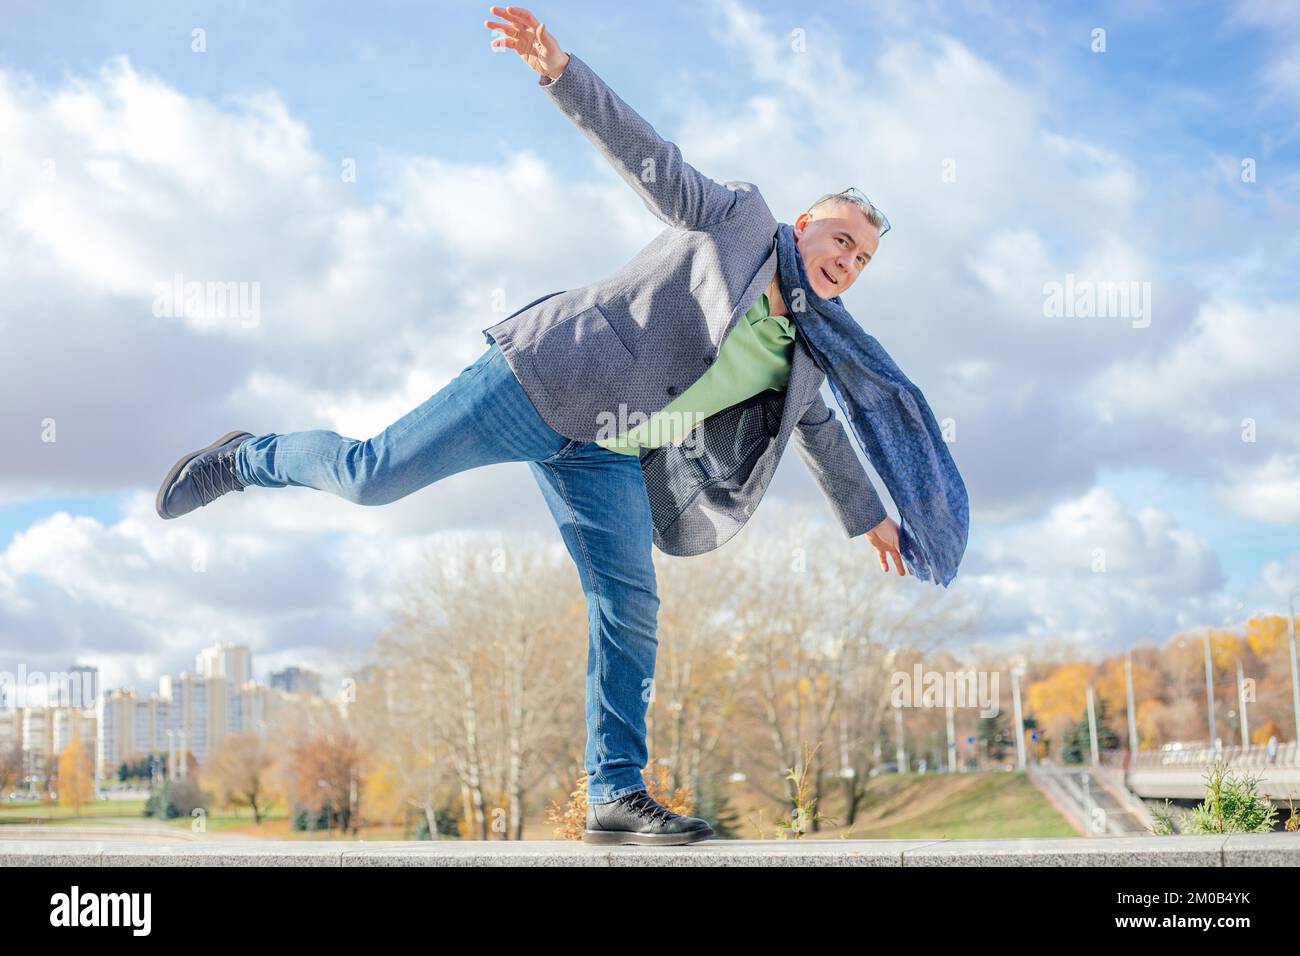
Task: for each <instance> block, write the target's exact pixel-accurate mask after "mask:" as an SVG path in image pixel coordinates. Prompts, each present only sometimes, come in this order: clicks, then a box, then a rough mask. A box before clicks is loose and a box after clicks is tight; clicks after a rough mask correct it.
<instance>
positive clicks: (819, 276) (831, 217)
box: [794, 203, 880, 299]
mask: <svg viewBox="0 0 1300 956" xmlns="http://www.w3.org/2000/svg"><path fill="white" fill-rule="evenodd" d="M814 215H815V216H816V218H814ZM794 241H795V244H796V245H797V246H798V247H799V254H800V255H801V256H802V257H803V265H804V270H805V271H806V272H807V273H808V281H809V282H811V283H812V287H813V291H814V292H816V293H817V294H818V295H819V296H821V297H822V298H823V299H833V298H834V297H835V296H837V295H843V294H844V293H845V292H847V291H848V289H849V286H851V285H853V283H854V282H855V281H857V278H858V274H859V273H861V272H862V270H863V269H864V268H866V265H867V263H869V262H870V261H871V257H872V256H874V255H875V254H876V247H877V246H878V245H880V234H879V232H877V230H876V227H875V226H873V225H872V224H871V220H870V219H868V218H867V214H866V213H865V212H864V211H863V210H861V209H859V208H858V207H857V206H855V205H853V204H852V203H837V204H835V205H832V206H829V207H823V208H821V209H819V210H817V212H816V213H815V214H814V213H808V212H805V213H803V214H802V215H800V216H799V218H798V219H796V220H795V221H794Z"/></svg>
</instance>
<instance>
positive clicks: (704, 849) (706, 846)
mask: <svg viewBox="0 0 1300 956" xmlns="http://www.w3.org/2000/svg"><path fill="white" fill-rule="evenodd" d="M9 866H1088V867H1117V866H1144V867H1145V866H1159V867H1173V866H1300V834H1293V833H1249V834H1236V835H1230V836H1172V837H1152V836H1148V837H1089V838H1085V837H1078V838H1072V839H1004V840H711V841H708V842H705V843H697V844H695V845H694V846H684V847H638V846H623V847H592V846H587V845H586V844H583V843H579V842H576V841H572V842H570V841H560V840H536V841H524V842H511V841H500V842H497V841H489V842H481V841H461V840H453V841H428V842H424V841H420V842H415V841H410V842H403V841H374V842H370V841H365V840H330V841H295V840H265V841H250V842H247V843H233V842H230V843H216V842H212V843H186V844H181V845H175V846H158V845H153V844H144V843H121V842H112V841H104V840H40V841H38V840H32V841H0V867H9Z"/></svg>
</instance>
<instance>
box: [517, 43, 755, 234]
mask: <svg viewBox="0 0 1300 956" xmlns="http://www.w3.org/2000/svg"><path fill="white" fill-rule="evenodd" d="M537 85H538V86H540V87H542V89H544V90H545V91H546V94H547V96H549V97H550V98H551V99H552V100H553V101H554V102H555V105H556V106H558V107H559V108H560V109H561V110H563V111H564V114H565V115H566V116H568V117H569V119H570V120H571V121H572V122H573V124H574V125H575V126H577V127H578V129H579V130H581V131H582V134H583V135H584V136H586V137H587V139H589V140H591V141H592V142H593V143H595V145H596V148H597V149H599V150H600V152H601V154H602V155H603V156H604V157H605V159H607V160H608V161H609V163H610V165H611V166H613V167H614V170H615V171H616V172H617V173H618V174H619V175H620V176H621V177H623V179H624V180H625V181H626V182H627V184H628V185H629V186H631V187H632V188H633V189H634V190H636V192H637V194H638V195H640V197H641V199H642V201H643V202H644V203H645V204H646V208H647V209H649V210H650V211H651V212H652V213H654V214H655V215H656V216H658V217H659V218H660V219H661V220H663V221H664V222H666V223H667V224H668V225H670V226H675V227H678V228H681V229H705V228H708V227H709V226H710V225H712V224H714V223H717V222H720V221H721V220H723V219H726V218H727V216H728V215H729V214H730V213H731V211H732V209H733V207H734V206H735V204H736V201H737V192H736V189H737V188H746V187H748V188H753V186H752V184H751V183H736V184H734V185H733V184H728V185H723V184H722V183H718V182H715V181H714V180H712V179H710V178H709V177H708V176H705V175H704V174H703V173H701V172H699V171H698V170H697V169H696V168H695V167H694V166H692V165H691V164H690V163H688V162H686V161H685V160H684V159H682V154H681V150H679V149H678V148H677V145H676V144H675V143H672V142H669V141H668V140H665V139H663V138H661V137H660V136H659V134H658V133H656V132H655V130H654V127H653V126H651V125H650V124H649V123H647V122H646V121H645V120H644V119H642V118H641V116H640V115H638V113H637V112H636V110H634V109H632V107H630V106H628V105H627V104H626V103H624V102H623V100H622V99H620V98H619V96H618V94H617V93H615V92H614V91H613V90H611V89H610V88H609V87H608V86H606V85H605V81H604V80H602V79H601V78H600V77H599V76H597V75H596V74H595V72H594V71H593V70H592V69H591V67H589V66H587V64H586V63H584V62H583V61H582V60H581V59H580V58H579V57H578V56H576V55H575V54H573V53H570V54H569V62H568V63H567V64H566V65H565V67H564V72H563V73H561V74H560V75H559V77H557V78H556V79H554V80H552V79H551V78H550V77H548V76H545V75H543V76H540V77H539V78H538V80H537Z"/></svg>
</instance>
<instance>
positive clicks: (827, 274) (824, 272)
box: [817, 266, 839, 285]
mask: <svg viewBox="0 0 1300 956" xmlns="http://www.w3.org/2000/svg"><path fill="white" fill-rule="evenodd" d="M817 268H819V269H821V270H822V275H824V276H825V277H826V278H827V279H828V280H829V281H830V283H831V285H839V283H838V282H836V281H835V280H834V279H833V278H831V274H830V273H829V272H827V271H826V267H825V266H818V267H817Z"/></svg>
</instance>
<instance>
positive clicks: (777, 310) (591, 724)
mask: <svg viewBox="0 0 1300 956" xmlns="http://www.w3.org/2000/svg"><path fill="white" fill-rule="evenodd" d="M490 10H491V11H492V13H494V14H496V15H497V16H500V17H502V18H503V20H504V22H500V21H491V20H489V21H485V25H486V26H487V27H488V28H489V29H493V30H499V31H501V32H502V33H503V34H504V36H502V37H498V38H497V39H494V40H493V41H492V44H493V45H494V46H504V47H509V48H511V49H514V50H515V52H516V53H518V54H519V56H520V57H521V58H522V59H523V60H524V62H525V63H526V64H527V65H528V66H529V67H531V68H532V69H533V70H535V71H537V72H538V73H539V74H541V76H539V78H538V85H539V86H541V87H542V88H543V89H544V90H545V91H546V93H547V94H548V95H549V96H550V97H551V98H552V99H553V100H554V101H555V102H556V104H557V105H558V106H559V107H560V108H561V109H562V110H563V111H564V112H565V113H566V115H568V116H569V117H570V119H571V120H572V121H573V122H574V123H575V124H576V125H577V126H578V128H579V129H580V130H581V131H582V132H583V133H584V134H585V135H586V136H587V137H588V138H589V139H590V140H591V141H592V142H593V143H594V144H595V145H596V146H597V148H598V149H600V151H601V153H602V154H603V155H604V156H605V158H606V159H607V160H608V161H609V162H610V163H611V164H612V165H613V167H614V169H615V170H616V171H617V172H618V173H619V174H620V175H621V176H622V177H623V178H624V179H625V180H626V181H627V182H628V184H629V185H630V186H632V188H633V189H635V190H636V191H637V193H638V194H639V195H640V196H641V198H642V200H643V201H644V202H645V204H646V207H647V208H648V209H649V210H650V211H651V212H652V213H654V214H655V215H656V216H658V217H659V218H660V219H662V220H663V221H664V222H665V223H666V224H667V225H668V227H669V228H667V229H665V230H664V231H663V232H662V233H660V235H659V236H658V237H657V238H656V239H655V240H654V241H652V242H651V243H650V244H649V245H648V246H646V247H645V248H644V249H642V250H641V252H639V253H638V254H637V256H636V257H635V258H634V259H633V260H632V261H631V262H630V263H628V265H626V266H625V267H624V268H623V269H622V270H620V271H619V272H617V273H616V274H615V275H613V276H610V277H608V278H606V279H604V280H601V281H600V282H597V283H595V284H593V285H589V286H586V287H584V288H581V289H575V290H568V291H564V292H554V293H550V294H548V295H546V296H543V297H542V298H541V299H538V300H536V301H534V302H532V303H529V304H528V305H527V306H525V307H524V308H523V309H521V310H519V311H518V312H516V313H514V314H513V315H511V316H508V317H507V318H505V319H503V320H502V321H500V322H497V323H495V324H494V325H492V326H489V327H488V328H486V329H484V330H483V333H484V336H485V340H486V341H487V342H488V343H489V348H488V350H487V351H486V352H485V353H484V354H483V355H482V356H481V357H480V358H479V359H478V360H477V361H475V362H474V363H473V364H472V365H470V366H468V367H467V368H465V369H464V370H463V371H462V372H461V374H460V375H459V376H458V377H457V378H456V379H454V380H453V381H452V382H451V383H449V384H448V385H447V386H446V387H444V388H443V389H442V390H441V391H439V392H438V393H437V394H435V395H434V396H433V397H432V398H430V399H429V400H428V401H426V402H425V403H424V404H422V405H420V406H419V407H418V408H416V409H414V410H412V411H411V412H409V413H407V414H406V415H405V416H403V417H402V418H401V419H399V420H398V421H397V422H395V423H393V424H392V425H390V426H389V427H388V428H387V429H385V430H384V431H383V432H382V433H380V434H379V435H377V436H375V437H373V438H371V439H369V440H367V441H358V440H356V439H351V438H344V437H341V436H339V435H338V434H337V433H336V432H332V431H323V430H316V431H304V432H291V433H288V434H276V433H274V432H271V433H267V434H263V435H258V436H254V435H253V434H252V433H250V432H244V431H237V432H230V433H229V434H227V435H224V436H222V437H221V438H219V439H217V440H216V441H215V442H213V443H212V444H211V445H209V446H207V447H206V448H204V449H200V450H199V451H196V452H190V453H189V454H187V455H184V456H182V457H181V459H180V460H178V461H177V462H176V463H175V465H173V466H172V468H171V470H170V471H169V472H168V474H167V476H166V477H165V478H164V480H163V483H162V486H161V487H160V489H159V492H158V502H157V508H158V513H159V514H160V515H161V516H162V517H163V518H175V517H178V516H180V515H182V514H185V513H187V512H189V511H192V510H194V509H195V508H198V507H202V506H205V505H207V504H209V503H210V502H211V501H213V500H215V499H216V498H217V497H219V496H221V495H223V494H225V493H227V492H230V491H243V490H244V489H245V488H247V487H248V486H250V485H257V486H259V487H272V488H273V487H284V486H286V485H297V486H301V487H309V488H317V489H320V490H324V491H329V492H332V493H334V494H336V495H339V496H341V497H344V498H346V499H348V500H350V501H354V502H356V503H358V504H366V505H379V504H385V503H388V502H391V501H395V500H397V499H398V498H401V497H403V496H405V495H407V494H410V493H411V492H413V491H415V490H417V489H419V488H423V487H425V486H426V485H429V484H432V483H433V482H436V481H438V480H439V479H440V478H444V477H446V476H447V475H451V474H456V473H458V472H461V471H465V470H467V469H470V468H477V467H481V466H483V465H488V464H493V463H496V462H505V461H526V462H527V463H528V466H529V468H530V469H531V471H532V472H533V475H534V477H535V478H536V480H537V482H538V485H539V486H540V488H541V490H542V495H543V497H544V499H545V500H546V503H547V505H548V507H549V508H550V510H551V513H552V515H553V517H554V518H555V521H556V523H557V524H558V526H559V529H560V532H561V534H562V535H563V537H564V541H565V544H566V546H567V548H568V550H569V553H570V555H572V557H573V559H574V562H575V563H576V565H577V568H578V575H579V578H580V580H581V582H582V586H583V591H584V593H585V594H586V596H587V604H588V666H587V683H586V720H587V744H586V751H585V754H584V764H585V767H586V769H587V772H588V775H589V778H588V788H587V798H588V812H587V826H586V833H585V835H584V839H585V840H586V841H587V842H590V843H639V844H651V845H653V844H680V843H692V842H696V841H698V840H702V839H707V838H708V837H710V836H712V835H713V831H712V829H711V828H710V827H709V825H708V824H707V823H706V822H705V821H704V820H700V819H698V818H695V817H686V816H681V815H678V814H675V813H671V812H670V811H668V810H667V809H666V808H664V807H662V806H660V805H659V804H658V803H657V802H656V801H654V800H653V799H652V798H651V797H650V796H649V794H648V793H647V792H646V786H645V782H644V780H643V778H642V776H641V770H642V769H643V768H644V767H645V764H646V759H647V753H646V742H645V713H646V705H647V701H648V695H646V693H645V691H646V688H647V687H649V686H650V684H651V681H652V679H653V677H654V672H655V659H656V652H657V650H658V641H657V637H656V625H657V618H658V609H659V598H658V594H657V590H656V580H655V571H654V564H653V560H652V544H653V545H655V546H658V547H659V548H660V550H661V551H663V552H665V553H667V554H677V555H693V554H701V553H704V552H706V551H710V550H712V549H714V548H717V547H719V546H720V545H722V544H723V543H725V542H726V541H727V540H729V539H730V538H731V537H732V536H733V535H734V534H735V533H736V532H737V531H738V530H739V529H740V528H741V527H742V526H743V525H744V523H745V522H746V521H747V520H748V518H749V516H750V515H751V514H752V512H753V510H754V508H756V507H757V505H758V502H759V500H760V499H761V498H762V495H763V492H764V490H765V489H766V487H767V485H768V482H769V480H770V479H771V476H772V473H773V472H774V470H775V468H776V464H777V461H778V460H779V459H780V456H781V453H782V451H783V450H784V447H785V444H786V442H787V440H788V439H789V438H790V437H791V436H794V437H795V440H796V445H797V447H798V448H799V450H800V452H801V454H802V456H803V458H804V460H805V462H806V463H807V464H808V466H809V468H810V469H811V470H812V472H813V475H814V476H815V478H816V479H817V481H818V482H819V484H820V485H821V487H822V489H823V491H824V492H825V494H826V496H827V498H828V500H829V501H830V503H831V505H832V507H833V509H834V511H835V513H836V516H837V518H838V519H839V521H840V524H841V526H842V527H843V529H844V531H845V534H846V535H847V536H849V537H853V536H856V535H859V534H863V535H866V537H867V540H868V541H870V543H871V544H872V546H873V547H874V548H875V549H876V551H877V553H878V555H879V560H880V564H881V567H882V569H883V570H884V571H885V572H888V571H889V563H888V556H889V555H891V554H892V555H893V556H894V564H895V569H896V570H897V572H898V574H899V575H903V574H905V573H906V572H905V570H904V567H903V562H902V560H901V558H900V556H899V553H898V526H897V525H896V524H895V523H894V521H893V520H892V519H891V518H890V517H889V516H888V514H887V513H886V512H885V509H884V506H883V505H882V504H881V502H880V499H879V497H878V496H877V494H876V492H875V489H874V488H873V487H872V485H871V482H870V481H869V480H868V479H867V476H866V474H865V472H864V470H863V468H862V465H861V463H860V462H859V460H858V458H857V456H856V454H855V453H854V452H853V449H852V447H851V446H850V445H849V442H848V438H847V435H846V433H845V431H844V428H843V426H842V425H841V424H840V422H839V421H838V420H836V418H835V415H834V413H833V412H832V411H831V410H830V409H829V408H828V406H827V405H826V403H825V402H824V401H823V400H822V398H821V395H820V387H821V384H822V382H823V380H824V378H825V375H824V373H822V372H821V370H820V369H819V368H818V367H817V366H816V364H815V363H814V362H813V360H812V357H811V355H810V354H809V352H808V351H807V349H806V348H805V347H801V343H800V342H799V339H798V329H797V327H796V326H795V324H794V321H793V315H792V312H793V311H795V310H792V309H791V308H789V307H788V304H787V303H786V302H785V301H784V300H783V298H782V295H781V290H780V286H779V283H778V281H777V276H776V252H775V250H774V235H775V232H776V225H777V224H776V220H775V219H774V218H773V216H772V213H771V211H770V210H769V209H768V208H767V205H766V203H765V202H764V201H763V199H762V197H761V195H760V194H759V191H758V189H757V187H755V186H754V185H753V184H752V183H745V182H731V183H726V184H719V183H717V182H714V181H713V180H711V179H709V178H708V177H706V176H703V175H702V174H700V173H699V172H698V171H696V170H695V169H694V168H693V167H691V166H690V165H688V164H687V163H685V162H683V161H682V158H681V153H680V151H679V150H678V149H677V147H676V146H675V145H674V144H673V143H671V142H668V141H666V140H663V139H662V138H660V137H659V135H658V134H657V133H656V132H655V131H654V129H653V128H652V127H651V126H650V125H649V124H648V123H646V121H645V120H644V119H642V118H641V117H640V116H639V115H638V114H637V113H636V112H635V111H634V110H632V108H631V107H629V106H628V105H627V104H626V103H624V102H623V101H622V100H621V99H619V98H618V96H617V95H616V94H615V93H614V92H613V91H612V90H611V89H610V88H609V87H608V86H607V85H606V84H605V83H604V82H603V81H602V80H601V79H600V78H599V77H598V76H596V74H595V73H594V72H593V71H592V70H591V69H590V67H588V66H587V65H586V63H584V62H583V61H582V60H581V59H579V58H578V57H575V56H572V55H571V54H568V53H565V52H564V51H562V50H561V49H560V47H559V44H558V43H556V41H555V39H554V38H553V37H552V36H551V35H550V33H549V31H547V30H546V29H545V27H544V25H543V24H540V23H538V21H537V20H536V18H535V17H534V16H533V15H532V14H531V13H529V12H528V11H527V10H524V9H522V8H519V7H495V6H494V7H491V8H490ZM882 228H883V229H887V228H888V223H887V220H885V218H884V217H883V215H881V214H880V213H879V211H878V210H876V209H875V207H874V206H872V205H871V204H870V202H869V201H866V200H865V197H858V196H853V195H851V194H849V193H840V194H833V195H830V196H826V197H823V198H822V200H819V201H818V202H817V203H815V204H814V205H813V207H812V208H810V209H809V211H807V212H805V213H804V214H802V215H801V216H800V217H799V218H798V220H796V223H795V229H796V234H797V242H798V244H799V250H800V254H801V256H802V258H803V262H804V264H805V266H806V267H807V270H808V275H809V281H810V283H811V284H812V285H813V288H814V291H816V292H817V293H818V295H821V296H823V297H830V296H834V295H839V294H842V293H843V292H844V291H846V290H847V289H848V288H849V287H850V286H852V284H853V283H854V281H856V279H857V277H858V276H859V275H860V274H861V271H862V269H863V268H865V267H866V265H867V264H868V263H869V262H870V261H871V258H872V256H874V255H875V252H876V248H877V245H878V244H879V241H880V234H881V231H882Z"/></svg>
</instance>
